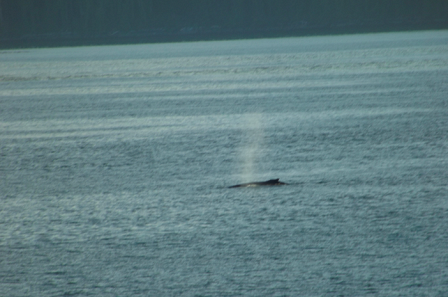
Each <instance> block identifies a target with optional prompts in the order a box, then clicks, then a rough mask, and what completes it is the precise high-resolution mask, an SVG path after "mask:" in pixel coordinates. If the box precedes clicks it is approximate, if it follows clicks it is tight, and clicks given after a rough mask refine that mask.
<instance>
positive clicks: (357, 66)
mask: <svg viewBox="0 0 448 297" xmlns="http://www.w3.org/2000/svg"><path fill="white" fill-rule="evenodd" d="M271 178H280V180H281V181H283V182H286V183H288V185H285V186H279V187H258V188H232V189H229V188H228V186H231V185H233V184H237V183H242V182H249V181H263V180H267V179H271ZM447 226H448V31H424V32H407V33H386V34H365V35H342V36H320V37H305V38H279V39H259V40H239V41H216V42H195V43H172V44H145V45H121V46H99V47H78V48H77V47H74V48H53V49H21V50H5V51H0V295H1V296H448V295H447V294H448V293H447V292H448V232H447Z"/></svg>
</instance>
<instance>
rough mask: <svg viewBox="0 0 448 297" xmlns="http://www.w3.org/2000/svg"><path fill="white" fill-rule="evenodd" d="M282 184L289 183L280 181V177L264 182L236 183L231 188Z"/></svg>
mask: <svg viewBox="0 0 448 297" xmlns="http://www.w3.org/2000/svg"><path fill="white" fill-rule="evenodd" d="M281 185H287V183H282V182H281V181H279V179H278V178H277V179H270V180H267V181H264V182H253V183H245V184H239V185H234V186H231V187H229V188H247V187H259V186H281Z"/></svg>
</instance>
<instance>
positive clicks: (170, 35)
mask: <svg viewBox="0 0 448 297" xmlns="http://www.w3.org/2000/svg"><path fill="white" fill-rule="evenodd" d="M443 29H448V22H447V21H439V22H427V23H399V22H397V23H395V24H390V23H389V24H337V25H327V26H324V25H322V26H307V25H303V26H298V27H289V28H288V27H287V28H285V27H277V28H275V27H274V28H256V29H254V28H236V29H235V28H232V29H228V28H220V27H218V28H214V27H211V28H202V27H199V28H195V27H188V28H180V29H157V30H141V31H128V32H121V31H115V32H107V33H103V34H92V35H81V34H79V33H70V32H63V33H47V34H35V35H31V34H30V35H25V36H20V37H10V38H7V37H0V49H16V48H41V47H44V48H45V47H67V46H69V47H70V46H94V45H119V44H140V43H170V42H195V41H212V40H234V39H256V38H281V37H300V36H315V35H342V34H363V33H380V32H393V31H420V30H443Z"/></svg>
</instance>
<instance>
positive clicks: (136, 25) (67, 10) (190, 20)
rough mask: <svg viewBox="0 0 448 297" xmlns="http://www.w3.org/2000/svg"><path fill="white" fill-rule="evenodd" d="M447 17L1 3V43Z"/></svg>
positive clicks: (409, 3)
mask: <svg viewBox="0 0 448 297" xmlns="http://www.w3.org/2000/svg"><path fill="white" fill-rule="evenodd" d="M447 19H448V0H0V39H1V40H2V41H5V40H18V39H22V40H23V39H45V38H47V39H48V38H77V39H82V38H98V37H104V38H109V39H111V38H114V36H116V37H117V38H118V37H120V36H121V37H123V36H136V35H139V36H147V37H150V36H162V35H175V36H182V35H187V34H190V35H194V34H196V35H197V34H209V35H213V34H219V33H223V32H227V33H229V32H246V33H247V34H249V35H250V33H251V32H252V33H253V32H262V31H269V30H274V31H276V32H282V31H283V32H286V31H288V30H289V31H294V30H299V29H300V30H302V32H305V33H306V30H313V29H316V28H349V29H350V28H351V29H352V30H353V28H378V30H379V31H381V30H383V29H385V28H386V27H388V26H389V27H390V26H397V25H404V26H406V25H411V26H413V28H415V29H418V28H419V26H422V28H431V27H439V28H440V27H442V28H444V27H447V23H448V22H447ZM381 28H382V29H381ZM342 31H343V30H342ZM361 31H362V30H361ZM248 37H250V36H248Z"/></svg>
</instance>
